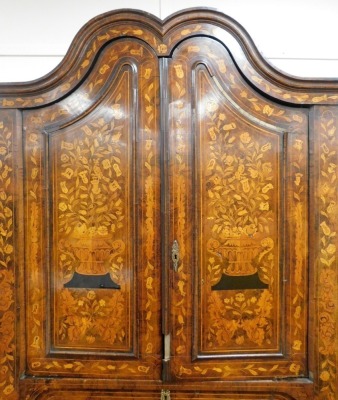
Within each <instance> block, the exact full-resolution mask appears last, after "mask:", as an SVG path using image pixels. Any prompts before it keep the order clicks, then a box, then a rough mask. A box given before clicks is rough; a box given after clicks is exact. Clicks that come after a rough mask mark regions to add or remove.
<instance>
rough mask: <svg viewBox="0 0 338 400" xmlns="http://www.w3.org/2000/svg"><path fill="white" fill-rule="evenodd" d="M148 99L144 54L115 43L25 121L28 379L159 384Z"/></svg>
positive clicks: (152, 113) (150, 71)
mask: <svg viewBox="0 0 338 400" xmlns="http://www.w3.org/2000/svg"><path fill="white" fill-rule="evenodd" d="M94 50H95V49H94ZM158 91H159V85H158V59H157V57H156V56H155V54H154V52H153V50H151V49H150V48H149V47H148V46H147V45H146V44H144V43H141V42H139V41H137V40H130V39H121V40H116V41H114V42H112V43H110V44H109V45H108V46H106V47H105V48H104V50H103V51H102V52H101V53H100V56H99V58H98V60H97V61H96V63H95V65H94V67H93V68H92V70H91V71H90V73H89V74H88V76H87V78H86V80H85V81H84V82H83V83H82V84H81V86H79V87H78V88H77V89H76V90H75V91H74V92H73V93H71V94H70V95H68V96H67V97H66V98H65V99H63V100H60V101H58V102H56V103H55V104H52V105H49V106H45V107H42V108H41V109H38V110H32V111H29V110H28V111H25V112H24V116H23V126H24V138H23V140H24V143H23V147H24V176H25V182H26V183H25V187H24V192H25V193H24V194H25V215H26V232H25V237H26V244H25V249H26V250H25V253H26V254H25V257H26V299H27V302H26V315H27V322H26V335H27V371H26V373H27V374H28V375H33V376H47V375H48V376H62V377H90V378H97V377H102V378H114V379H116V378H125V377H127V378H128V379H129V378H131V377H133V378H134V379H159V377H160V373H161V365H160V363H161V359H162V349H161V347H162V345H161V326H160V304H161V302H160V288H161V276H160V263H159V260H160V239H159V238H160V233H159V226H160V220H159V211H160V206H159V198H160V190H159V176H160V175H159V171H160V167H159V156H160V154H159V138H158V135H159V113H158V111H157V108H158V97H159V96H158Z"/></svg>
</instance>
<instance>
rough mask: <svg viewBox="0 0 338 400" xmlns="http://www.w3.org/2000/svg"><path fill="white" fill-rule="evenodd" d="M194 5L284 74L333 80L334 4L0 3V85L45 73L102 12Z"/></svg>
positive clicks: (337, 61)
mask: <svg viewBox="0 0 338 400" xmlns="http://www.w3.org/2000/svg"><path fill="white" fill-rule="evenodd" d="M198 6H202V7H213V8H217V9H218V10H220V11H223V12H224V13H225V14H228V15H230V16H231V17H233V18H234V19H236V20H237V21H238V22H239V23H240V24H242V25H243V26H244V28H245V29H246V30H247V31H248V33H249V34H250V35H251V37H252V38H253V40H254V41H255V43H256V46H257V47H258V49H259V51H260V52H261V53H262V55H263V56H264V57H265V58H266V59H268V61H269V62H270V63H272V64H273V65H275V66H276V67H277V68H279V69H281V70H283V71H285V72H286V73H288V74H292V75H298V76H303V77H338V40H337V39H338V0H274V1H272V0H204V1H201V0H146V1H145V0H144V1H143V2H142V1H140V0H0V82H18V81H29V80H34V79H37V78H40V77H42V76H43V75H45V74H46V73H48V72H50V71H51V70H52V69H53V68H55V66H56V65H57V64H58V63H59V62H60V61H61V60H62V58H63V56H64V55H65V53H66V51H67V49H68V47H69V45H70V43H71V41H72V39H73V38H74V36H75V34H76V33H77V32H78V30H79V29H80V28H81V27H82V26H83V25H84V24H85V23H86V22H87V21H88V20H89V19H91V18H93V17H95V16H96V15H98V14H101V13H103V12H106V11H110V10H113V9H118V8H137V9H143V10H145V11H148V12H150V13H152V14H154V15H156V16H158V17H160V18H162V19H164V18H165V17H167V16H168V15H170V14H171V13H173V12H176V11H178V10H180V9H183V8H188V7H198Z"/></svg>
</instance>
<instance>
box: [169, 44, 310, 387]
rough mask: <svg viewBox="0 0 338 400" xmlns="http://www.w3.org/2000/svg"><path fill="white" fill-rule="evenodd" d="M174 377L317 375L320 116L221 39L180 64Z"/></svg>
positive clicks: (172, 230)
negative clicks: (311, 188) (254, 74)
mask: <svg viewBox="0 0 338 400" xmlns="http://www.w3.org/2000/svg"><path fill="white" fill-rule="evenodd" d="M167 73H168V75H167V79H168V87H169V99H168V102H169V105H170V106H169V108H168V121H169V122H168V126H167V132H168V135H167V143H166V145H167V146H168V153H169V161H168V165H167V168H168V175H169V178H168V182H167V186H168V196H169V197H168V200H167V202H168V204H167V206H168V208H169V209H170V223H169V227H168V232H169V236H168V247H170V246H172V260H171V261H170V265H169V268H170V272H169V273H168V277H169V279H170V284H169V287H171V288H172V291H171V292H170V294H169V296H168V299H167V301H168V307H169V309H170V316H168V321H167V322H168V331H167V334H168V337H170V338H171V359H170V375H171V379H172V380H204V381H205V380H238V381H242V380H247V381H250V380H256V379H259V378H264V379H274V378H281V379H282V378H287V379H289V378H295V377H301V376H304V377H306V376H307V373H308V372H307V322H306V321H307V296H308V293H307V265H308V261H307V241H308V238H307V234H308V227H307V212H308V199H307V193H308V172H307V169H308V165H307V152H308V150H307V129H308V128H307V127H308V115H307V112H306V111H304V110H302V109H297V108H288V107H286V106H283V105H280V104H278V103H274V102H272V101H270V100H268V99H267V98H264V97H262V96H261V95H260V94H258V93H257V92H256V91H254V90H253V89H252V87H250V86H249V84H248V83H247V82H245V81H244V79H243V78H242V76H241V75H240V73H239V72H238V70H237V68H236V66H235V65H234V63H233V61H232V59H231V57H230V55H229V53H228V51H227V50H226V48H225V47H224V46H222V45H221V44H220V43H218V42H216V41H215V40H213V39H211V38H206V37H199V38H189V39H187V40H185V41H183V42H181V43H180V44H179V45H178V46H177V47H176V49H175V50H174V52H173V55H172V58H170V59H169V61H168V69H167Z"/></svg>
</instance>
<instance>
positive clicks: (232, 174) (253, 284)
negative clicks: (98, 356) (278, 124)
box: [198, 72, 281, 351]
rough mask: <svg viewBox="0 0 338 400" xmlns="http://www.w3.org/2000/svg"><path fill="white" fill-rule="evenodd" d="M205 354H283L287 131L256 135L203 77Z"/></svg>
mask: <svg viewBox="0 0 338 400" xmlns="http://www.w3.org/2000/svg"><path fill="white" fill-rule="evenodd" d="M199 78H200V81H199V84H200V91H201V92H200V93H201V94H200V95H201V96H203V100H204V102H205V103H206V109H205V110H204V111H202V110H201V111H200V113H202V112H203V117H202V115H201V118H203V119H202V121H201V125H200V133H199V149H203V152H202V151H201V150H200V152H199V156H198V157H199V159H200V163H202V164H203V165H206V168H205V169H202V168H201V172H200V174H201V176H200V182H201V185H203V186H202V187H200V198H201V206H200V207H201V213H202V215H203V219H202V220H201V222H202V225H201V226H200V229H199V231H200V235H201V238H202V243H206V247H205V248H204V249H203V251H202V259H201V262H202V265H203V266H204V270H203V271H202V273H201V278H202V285H203V286H204V287H205V292H203V293H205V296H206V297H204V296H203V297H202V304H203V305H204V307H205V309H204V308H203V310H204V311H203V313H204V315H205V316H207V315H209V319H208V320H206V319H205V317H204V318H203V324H202V326H203V334H202V335H203V336H202V348H203V350H204V351H215V350H218V351H219V350H220V349H223V350H226V351H229V350H231V349H232V350H235V349H237V350H240V351H243V349H244V348H247V349H254V348H261V349H262V348H265V349H277V346H278V335H279V334H278V330H277V328H278V322H277V320H278V318H277V315H278V313H277V310H276V305H275V303H276V299H275V297H276V296H278V290H279V289H278V286H279V283H278V282H279V268H278V265H279V262H278V258H279V235H278V232H279V229H280V227H279V215H278V202H279V201H280V199H279V182H280V176H279V172H278V171H280V169H281V168H280V160H279V152H280V141H281V137H280V135H281V134H280V133H279V134H278V132H269V131H266V130H263V129H262V128H256V129H252V128H251V126H250V125H248V124H246V123H245V122H244V121H243V120H242V119H241V118H239V117H238V116H237V115H236V114H235V113H234V111H233V110H231V108H226V107H224V105H223V104H222V103H221V102H220V101H219V100H218V99H217V97H216V96H215V93H213V91H212V89H211V86H210V83H208V81H207V79H206V77H205V74H204V73H203V72H200V74H199Z"/></svg>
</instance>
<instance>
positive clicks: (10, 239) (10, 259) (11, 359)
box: [0, 111, 18, 400]
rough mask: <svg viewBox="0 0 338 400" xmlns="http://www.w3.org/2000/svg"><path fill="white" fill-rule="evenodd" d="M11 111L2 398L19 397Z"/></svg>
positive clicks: (5, 160)
mask: <svg viewBox="0 0 338 400" xmlns="http://www.w3.org/2000/svg"><path fill="white" fill-rule="evenodd" d="M13 125H14V118H13V114H12V112H6V111H5V112H1V113H0V399H4V400H5V399H8V400H14V399H17V398H18V393H17V391H16V386H17V385H16V381H15V380H16V374H17V371H16V362H17V357H18V351H17V348H16V338H15V328H16V315H15V304H16V293H15V281H16V271H15V253H16V250H15V247H14V245H15V243H14V238H15V233H14V226H15V225H14V214H15V210H14V190H15V184H16V182H15V178H14V176H15V175H14V174H15V172H14V170H15V166H14V156H13V147H14V146H13V145H14V144H15V141H16V137H15V134H14V132H13Z"/></svg>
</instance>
